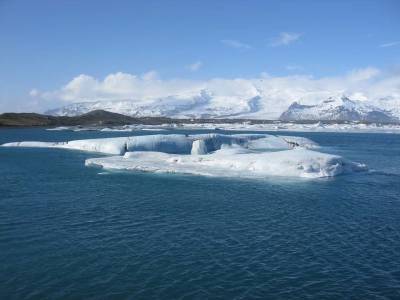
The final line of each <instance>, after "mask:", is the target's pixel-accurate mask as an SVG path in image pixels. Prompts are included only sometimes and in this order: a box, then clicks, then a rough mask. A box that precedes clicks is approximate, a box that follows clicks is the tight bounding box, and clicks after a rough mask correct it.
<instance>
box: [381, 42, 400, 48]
mask: <svg viewBox="0 0 400 300" xmlns="http://www.w3.org/2000/svg"><path fill="white" fill-rule="evenodd" d="M397 45H400V41H396V42H390V43H384V44H381V45H379V47H381V48H388V47H393V46H397Z"/></svg>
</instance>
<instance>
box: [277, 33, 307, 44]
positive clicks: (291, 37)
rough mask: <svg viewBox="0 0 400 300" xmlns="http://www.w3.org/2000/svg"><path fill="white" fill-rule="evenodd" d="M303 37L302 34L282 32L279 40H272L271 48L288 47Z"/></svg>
mask: <svg viewBox="0 0 400 300" xmlns="http://www.w3.org/2000/svg"><path fill="white" fill-rule="evenodd" d="M301 36H302V34H301V33H295V32H281V33H280V34H279V36H278V37H277V38H275V39H273V40H272V42H271V43H270V46H272V47H278V46H287V45H289V44H291V43H293V42H295V41H297V40H298V39H300V38H301Z"/></svg>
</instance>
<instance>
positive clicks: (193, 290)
mask: <svg viewBox="0 0 400 300" xmlns="http://www.w3.org/2000/svg"><path fill="white" fill-rule="evenodd" d="M163 133H164V132H163ZM138 134H139V133H138ZM142 134H149V132H145V133H142ZM123 135H132V133H126V134H124V133H100V132H54V131H53V132H51V131H45V130H43V129H2V130H0V143H4V142H11V141H21V140H41V141H63V140H70V139H81V138H92V137H105V136H123ZM296 135H302V136H306V137H309V138H311V139H313V140H315V141H317V142H318V143H320V144H321V145H322V146H323V148H322V150H323V151H326V152H329V153H338V154H341V155H343V156H345V157H346V158H349V159H352V160H356V161H359V162H363V163H366V164H368V165H369V167H370V168H371V169H372V171H370V172H368V173H363V174H354V175H348V176H339V177H336V178H334V179H321V180H300V179H289V178H268V179H266V180H237V179H227V178H224V179H222V178H221V179H218V178H207V177H199V176H182V175H155V174H145V173H129V172H103V171H101V170H99V169H96V168H87V167H84V160H85V159H86V158H88V157H95V156H96V154H90V153H84V152H79V151H67V150H60V149H53V150H50V149H28V148H26V149H22V148H0V270H1V272H0V299H105V298H107V299H111V298H112V299H304V298H313V299H343V298H345V299H399V298H400V135H390V134H343V133H341V134H335V133H302V134H299V133H296ZM97 156H98V155H97Z"/></svg>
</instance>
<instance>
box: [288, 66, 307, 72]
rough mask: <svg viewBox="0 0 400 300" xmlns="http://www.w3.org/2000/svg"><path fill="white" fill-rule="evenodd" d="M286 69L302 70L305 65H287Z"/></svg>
mask: <svg viewBox="0 0 400 300" xmlns="http://www.w3.org/2000/svg"><path fill="white" fill-rule="evenodd" d="M285 69H286V70H288V71H300V70H303V67H302V66H299V65H287V66H285Z"/></svg>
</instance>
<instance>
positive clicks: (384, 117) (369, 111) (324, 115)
mask: <svg viewBox="0 0 400 300" xmlns="http://www.w3.org/2000/svg"><path fill="white" fill-rule="evenodd" d="M279 119H280V120H282V121H302V120H303V121H305V120H313V121H318V120H324V121H367V122H378V123H379V122H395V121H398V118H396V117H395V116H394V115H393V114H392V113H391V112H390V111H389V110H384V109H380V108H378V107H375V106H373V105H370V104H367V103H363V102H361V101H355V100H350V99H349V98H347V97H345V96H340V97H330V98H328V99H327V100H325V101H323V102H322V103H320V104H317V105H301V104H299V103H297V102H294V103H293V104H292V105H290V106H289V108H288V109H287V110H286V111H285V112H283V113H282V115H281V116H280V118H279Z"/></svg>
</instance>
